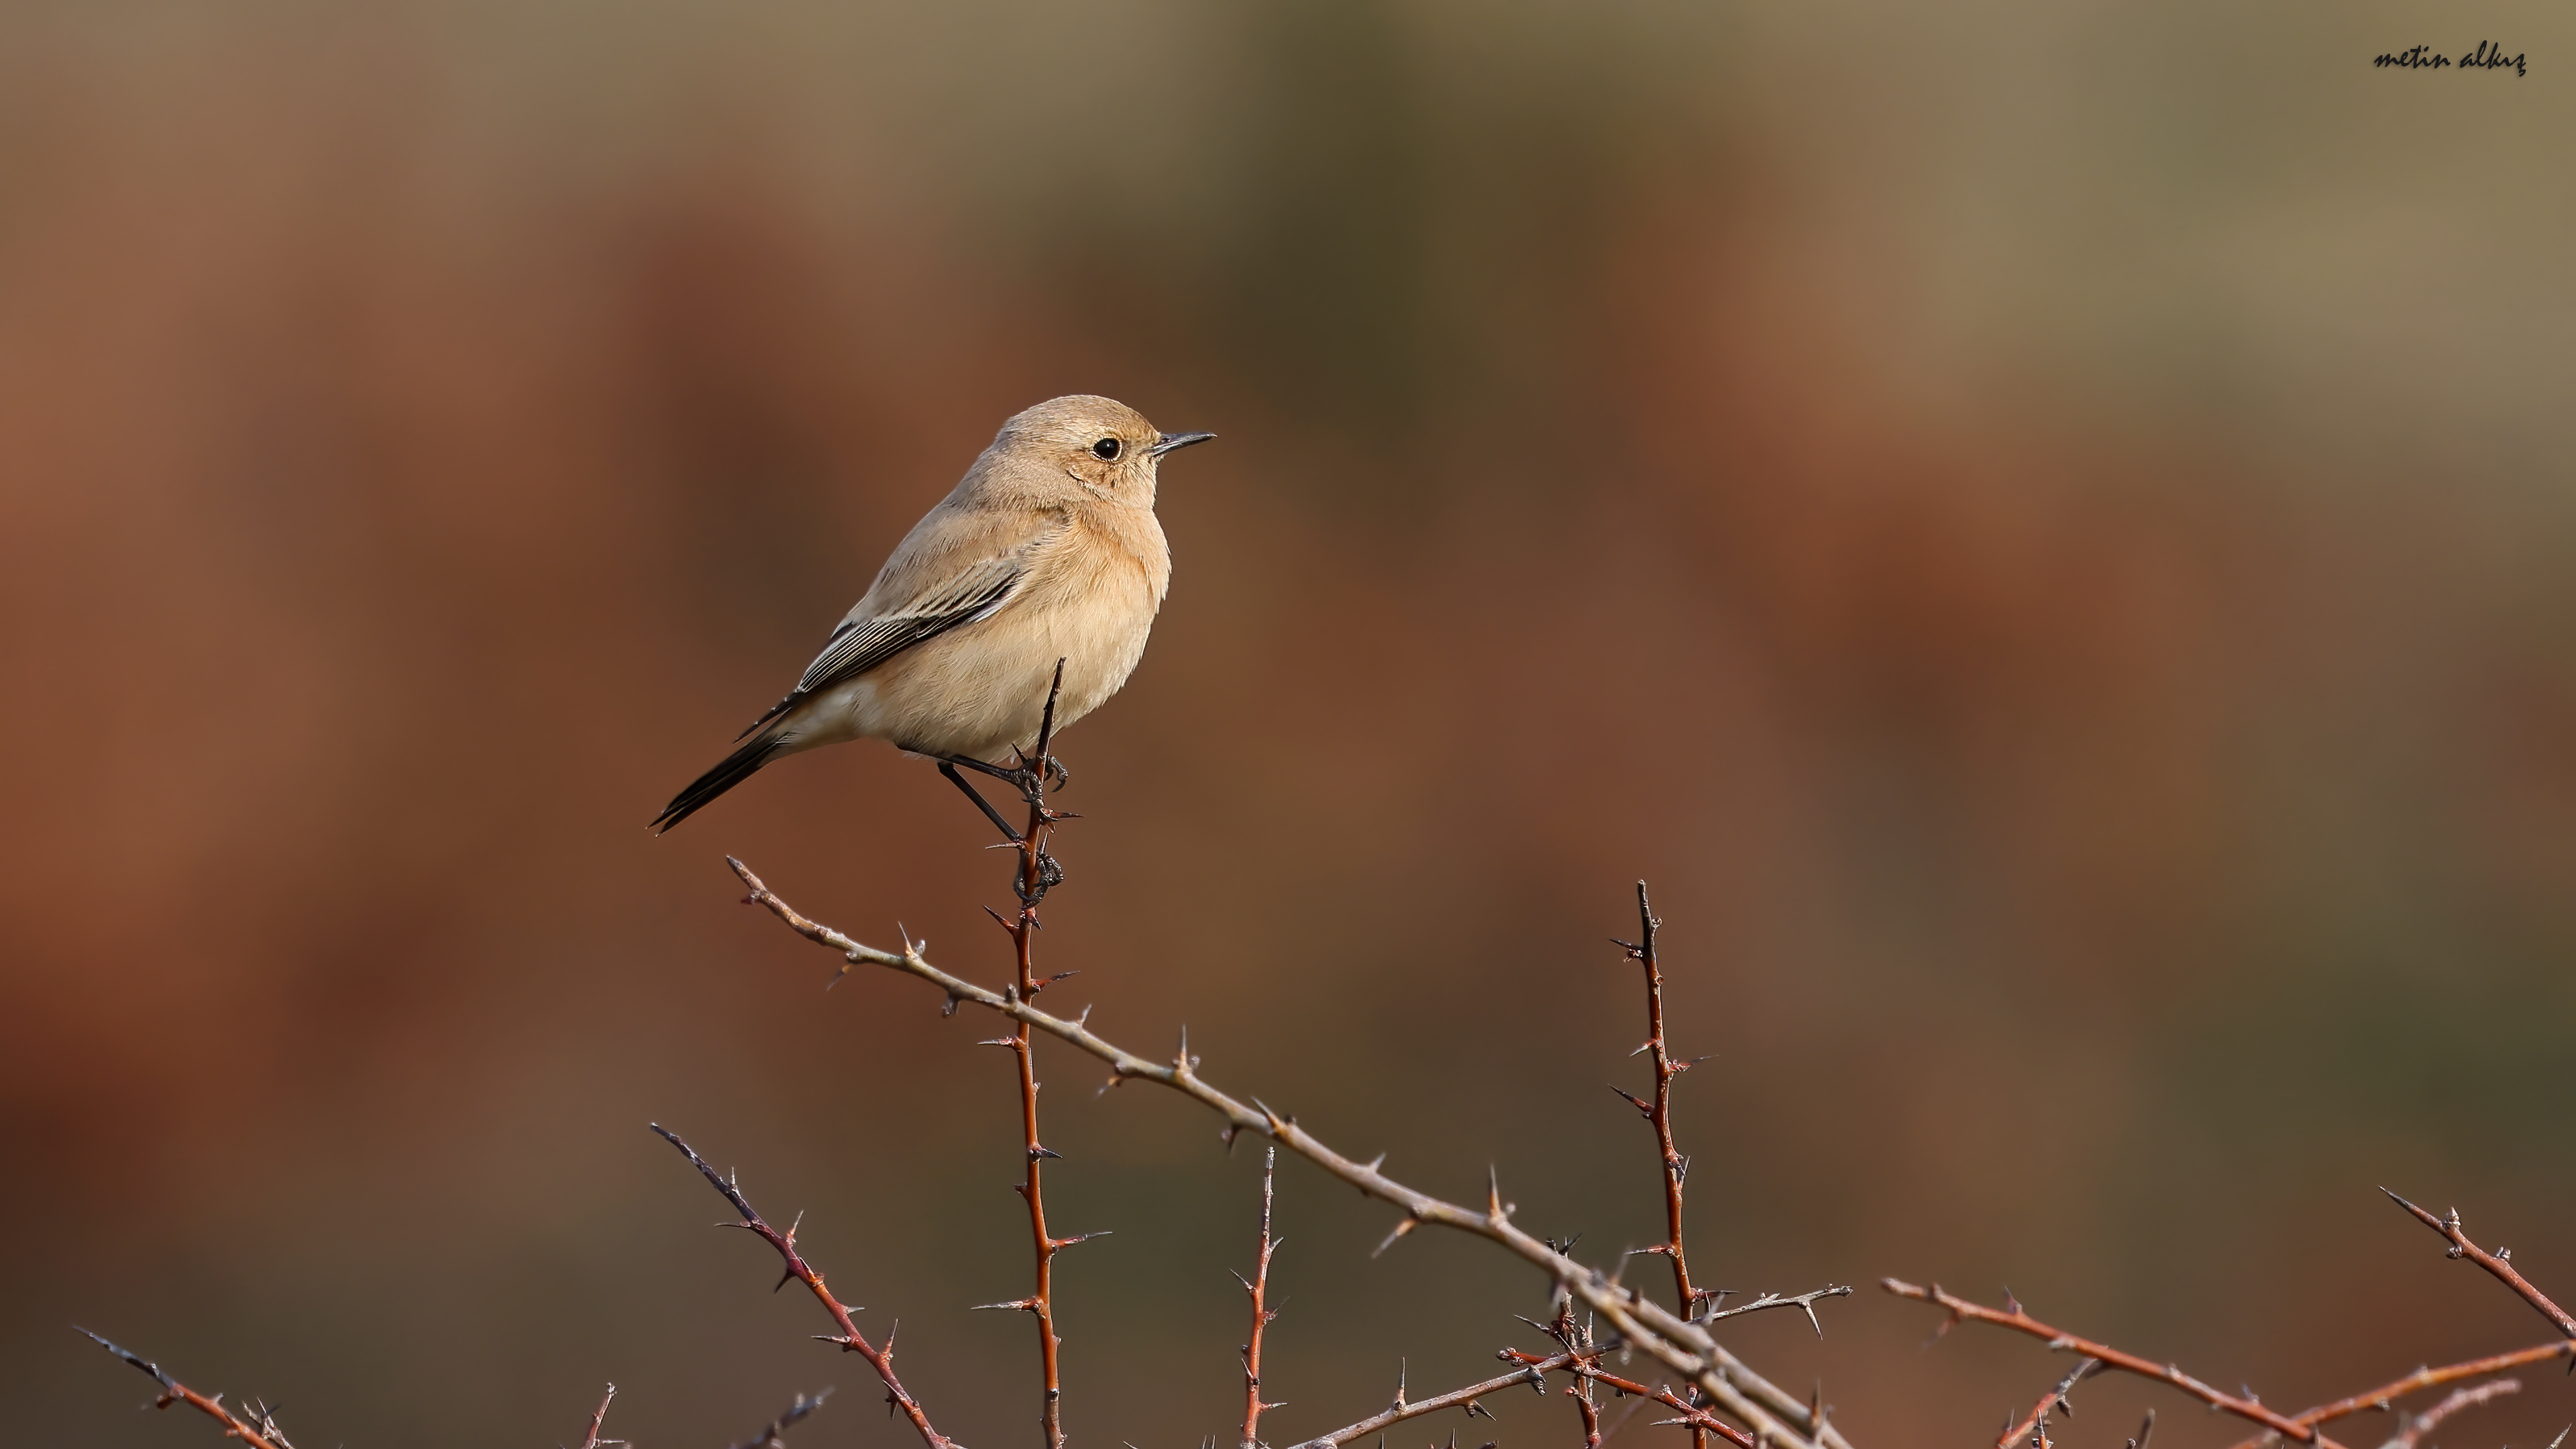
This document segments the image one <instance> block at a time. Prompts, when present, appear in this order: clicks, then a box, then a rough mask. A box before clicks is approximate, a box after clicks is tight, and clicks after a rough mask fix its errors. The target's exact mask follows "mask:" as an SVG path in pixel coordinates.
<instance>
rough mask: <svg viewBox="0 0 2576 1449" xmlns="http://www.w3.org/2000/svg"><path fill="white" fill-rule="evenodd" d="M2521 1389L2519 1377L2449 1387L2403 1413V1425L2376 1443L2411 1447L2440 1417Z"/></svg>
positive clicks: (2395, 1447) (2390, 1447)
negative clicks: (2435, 1399) (2421, 1407)
mask: <svg viewBox="0 0 2576 1449" xmlns="http://www.w3.org/2000/svg"><path fill="white" fill-rule="evenodd" d="M2521 1391H2522V1380H2520V1379H2494V1380H2491V1381H2489V1382H2487V1383H2483V1384H2479V1385H2477V1386H2475V1387H2474V1388H2466V1389H2453V1390H2452V1391H2451V1392H2450V1394H2449V1395H2448V1396H2447V1397H2445V1398H2444V1399H2443V1400H2442V1402H2440V1403H2438V1404H2435V1405H2434V1406H2433V1407H2431V1408H2429V1409H2426V1410H2425V1411H2424V1412H2422V1413H2420V1414H2414V1415H2410V1416H2409V1417H2407V1419H2406V1420H2405V1421H2404V1423H2403V1427H2401V1428H2399V1429H2398V1431H2397V1433H2396V1435H2395V1436H2394V1437H2392V1438H2391V1439H2390V1440H2389V1441H2388V1442H2387V1443H2386V1444H2384V1445H2382V1446H2380V1449H2415V1446H2416V1445H2417V1444H2418V1443H2420V1442H2422V1441H2423V1438H2424V1436H2425V1435H2427V1434H2429V1433H2431V1432H2433V1430H2434V1428H2435V1427H2436V1426H2438V1425H2439V1424H2440V1423H2441V1422H2442V1421H2443V1420H2444V1419H2447V1418H2449V1417H2451V1416H2452V1415H2453V1414H2456V1413H2458V1412H2460V1411H2461V1410H2462V1409H2474V1408H2476V1407H2477V1406H2478V1405H2480V1404H2484V1403H2490V1402H2493V1401H2494V1400H2497V1399H2501V1398H2503V1397H2504V1396H2505V1395H2507V1394H2513V1393H2520V1392H2521Z"/></svg>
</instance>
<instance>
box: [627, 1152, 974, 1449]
mask: <svg viewBox="0 0 2576 1449" xmlns="http://www.w3.org/2000/svg"><path fill="white" fill-rule="evenodd" d="M652 1127H653V1131H654V1132H655V1133H656V1134H657V1135H659V1136H660V1137H661V1139H662V1140H663V1141H665V1142H668V1143H670V1144H671V1145H672V1146H674V1147H676V1148H678V1149H680V1151H681V1153H682V1154H684V1155H685V1156H686V1157H687V1158H688V1159H689V1165H690V1166H691V1167H694V1168H696V1169H697V1170H698V1173H699V1175H700V1176H702V1177H704V1178H706V1180H707V1181H708V1182H710V1183H712V1184H714V1186H715V1190H716V1191H718V1192H720V1193H723V1194H724V1195H725V1201H727V1202H729V1203H732V1204H733V1208H734V1211H735V1212H738V1213H740V1214H742V1221H741V1222H738V1223H725V1224H723V1226H725V1227H729V1228H741V1229H743V1230H744V1231H746V1232H749V1233H752V1234H753V1235H755V1236H757V1237H758V1238H759V1239H760V1240H761V1241H762V1242H765V1243H767V1244H769V1246H771V1247H772V1248H775V1249H777V1250H778V1257H779V1260H780V1261H781V1262H783V1263H785V1264H786V1266H787V1271H786V1274H785V1276H783V1277H781V1278H780V1279H779V1280H778V1286H779V1287H781V1288H784V1287H786V1286H787V1281H788V1279H790V1278H792V1279H794V1280H796V1281H797V1282H799V1283H802V1284H804V1285H805V1287H806V1289H807V1290H808V1291H809V1292H811V1293H812V1294H813V1295H814V1301H815V1302H817V1303H820V1304H822V1305H823V1311H824V1312H826V1313H829V1314H830V1315H832V1322H833V1323H834V1324H835V1325H837V1326H838V1327H839V1328H840V1330H841V1331H840V1332H839V1333H837V1334H831V1333H820V1334H816V1335H815V1337H816V1338H819V1339H821V1340H822V1341H823V1342H825V1343H837V1344H839V1345H840V1346H841V1347H842V1348H844V1349H847V1350H848V1351H850V1352H851V1353H855V1354H857V1355H858V1356H859V1357H861V1358H863V1359H866V1360H867V1361H868V1367H870V1368H872V1369H875V1370H876V1371H877V1377H878V1378H879V1379H881V1380H883V1381H884V1382H885V1387H886V1403H887V1405H888V1406H889V1407H891V1408H896V1409H901V1410H902V1411H903V1414H904V1417H905V1418H908V1419H910V1420H911V1421H912V1427H913V1432H915V1433H917V1434H919V1435H920V1436H921V1442H922V1443H923V1444H925V1445H927V1446H928V1449H961V1446H958V1445H957V1444H956V1443H955V1441H953V1440H951V1439H949V1438H948V1437H947V1436H946V1435H944V1434H941V1433H940V1432H939V1431H938V1430H936V1429H934V1428H932V1427H930V1416H929V1415H928V1414H925V1413H923V1412H922V1409H921V1405H919V1404H917V1403H915V1402H913V1397H912V1395H911V1394H909V1393H906V1392H905V1391H904V1387H903V1381H902V1380H901V1379H898V1378H896V1377H895V1373H894V1334H893V1332H892V1331H891V1330H889V1331H888V1332H887V1334H886V1341H885V1342H884V1343H883V1344H882V1345H878V1344H872V1343H870V1342H868V1338H867V1335H866V1334H864V1333H861V1332H859V1326H858V1324H857V1323H855V1322H853V1321H852V1320H851V1317H850V1315H851V1313H852V1312H854V1311H855V1310H853V1309H851V1308H849V1307H847V1306H845V1305H843V1303H842V1302H841V1300H840V1299H838V1298H835V1297H833V1296H832V1290H831V1289H829V1288H826V1287H825V1286H823V1275H822V1274H821V1273H820V1272H818V1271H817V1270H816V1269H815V1268H814V1266H813V1265H812V1264H810V1263H808V1262H806V1261H805V1258H804V1256H803V1255H802V1254H800V1253H798V1252H797V1251H796V1228H795V1225H794V1224H792V1223H791V1224H789V1226H788V1229H787V1231H785V1232H783V1233H782V1232H780V1231H778V1230H777V1229H776V1228H773V1227H771V1226H770V1225H769V1222H768V1220H767V1219H765V1218H763V1217H762V1216H761V1215H760V1214H759V1212H758V1211H756V1210H755V1209H754V1208H753V1207H752V1205H751V1200H750V1199H749V1198H746V1197H744V1196H743V1195H742V1189H741V1188H740V1187H738V1186H736V1185H735V1183H734V1180H733V1179H732V1178H731V1177H729V1176H727V1175H725V1174H723V1173H720V1172H718V1171H716V1170H715V1169H714V1168H713V1167H711V1166H709V1165H708V1164H707V1160H706V1159H705V1158H703V1157H700V1156H699V1155H698V1150H697V1149H696V1148H694V1147H691V1146H690V1145H689V1144H687V1143H686V1142H683V1141H681V1140H680V1136H679V1134H678V1133H676V1132H673V1131H671V1130H670V1129H669V1128H667V1127H664V1126H663V1125H662V1124H661V1123H659V1122H656V1123H653V1124H652ZM817 1402H819V1400H818V1401H817ZM601 1408H602V1410H603V1412H604V1411H605V1409H606V1405H605V1404H603V1405H602V1406H601ZM808 1412H811V1411H810V1410H809V1411H808Z"/></svg>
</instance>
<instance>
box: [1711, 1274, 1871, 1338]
mask: <svg viewBox="0 0 2576 1449" xmlns="http://www.w3.org/2000/svg"><path fill="white" fill-rule="evenodd" d="M1851 1292H1852V1290H1851V1286H1850V1285H1849V1284H1836V1283H1828V1284H1826V1285H1825V1286H1824V1287H1822V1288H1810V1289H1808V1290H1807V1291H1806V1292H1804V1293H1791V1294H1787V1295H1782V1294H1778V1293H1772V1292H1768V1291H1765V1292H1764V1293H1763V1294H1762V1295H1761V1296H1760V1297H1758V1298H1756V1299H1754V1300H1753V1301H1752V1302H1750V1303H1739V1304H1737V1305H1736V1306H1734V1307H1733V1308H1723V1309H1721V1308H1712V1309H1710V1310H1709V1311H1708V1312H1706V1313H1703V1314H1701V1315H1700V1317H1699V1321H1700V1322H1702V1323H1715V1322H1717V1321H1718V1320H1719V1319H1722V1318H1735V1317H1740V1316H1741V1315H1743V1314H1747V1313H1759V1312H1761V1311H1762V1310H1763V1309H1765V1308H1801V1309H1804V1310H1806V1314H1807V1326H1808V1327H1810V1328H1813V1329H1814V1330H1816V1337H1818V1338H1822V1337H1824V1336H1825V1325H1824V1320H1822V1319H1820V1318H1818V1317H1816V1300H1817V1299H1819V1298H1849V1297H1850V1296H1851ZM1709 1296H1710V1297H1711V1298H1715V1297H1716V1296H1717V1295H1716V1294H1715V1293H1711V1294H1710V1295H1709Z"/></svg>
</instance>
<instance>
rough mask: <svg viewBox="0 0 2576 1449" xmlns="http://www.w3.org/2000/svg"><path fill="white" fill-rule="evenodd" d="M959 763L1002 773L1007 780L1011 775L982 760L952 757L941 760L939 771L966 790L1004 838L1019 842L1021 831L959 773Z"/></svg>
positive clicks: (976, 806)
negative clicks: (1013, 827) (1014, 828)
mask: <svg viewBox="0 0 2576 1449" xmlns="http://www.w3.org/2000/svg"><path fill="white" fill-rule="evenodd" d="M959 765H971V766H973V767H974V768H976V769H978V770H983V771H985V772H987V773H990V774H995V775H1000V776H1001V777H1002V778H1003V779H1005V780H1007V779H1009V778H1010V776H1009V775H1008V774H1007V773H1005V772H1003V771H1000V770H996V769H994V768H993V767H992V766H990V765H988V764H985V763H984V762H983V761H981V760H969V759H964V758H950V759H943V760H941V761H940V762H939V773H941V774H943V775H946V776H947V777H948V783H949V784H951V785H954V786H956V787H957V788H958V789H960V790H963V791H965V792H966V798H967V799H969V800H972V801H974V802H975V808H976V809H978V810H981V811H983V812H984V818H985V819H987V820H990V821H992V822H993V828H994V829H996V830H999V831H1001V832H1002V838H1003V839H1004V840H1007V841H1009V842H1010V843H1011V844H1013V845H1017V844H1019V843H1020V832H1018V831H1016V830H1013V829H1012V828H1011V822H1009V821H1007V820H1005V819H1003V818H1002V812H1000V811H998V810H996V809H994V808H993V802H991V801H989V800H987V799H985V798H984V797H983V796H982V795H981V794H979V793H977V792H976V789H975V787H974V786H972V785H969V784H967V783H966V777H965V776H963V775H961V774H958V773H957V767H958V766H959Z"/></svg>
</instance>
